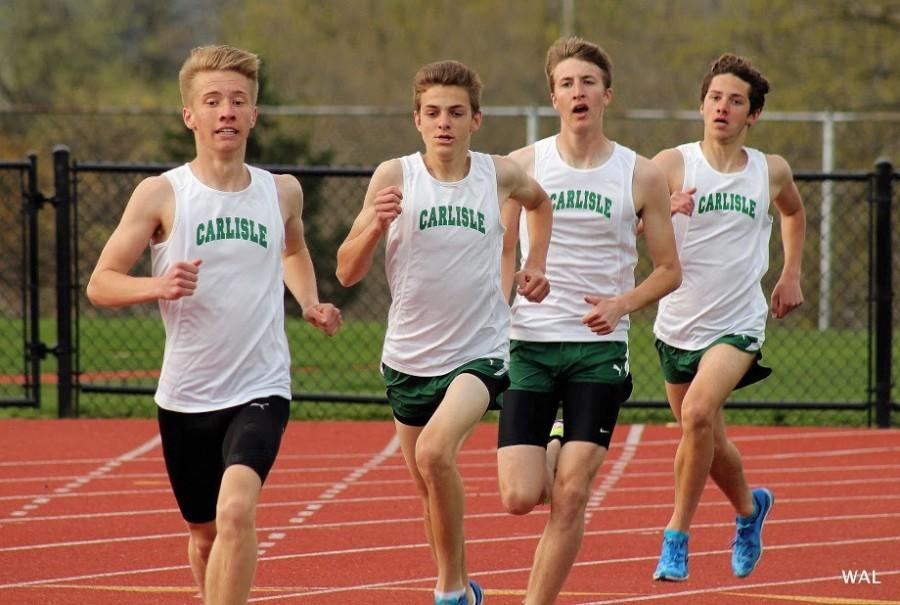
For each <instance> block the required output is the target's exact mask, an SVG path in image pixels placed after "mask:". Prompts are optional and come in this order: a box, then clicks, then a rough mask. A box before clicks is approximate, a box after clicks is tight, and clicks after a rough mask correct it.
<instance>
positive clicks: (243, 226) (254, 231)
mask: <svg viewBox="0 0 900 605" xmlns="http://www.w3.org/2000/svg"><path fill="white" fill-rule="evenodd" d="M268 232H269V230H268V228H267V227H266V226H265V225H263V224H262V223H257V222H256V221H254V220H253V219H249V218H244V217H242V216H226V217H221V218H216V219H210V220H208V221H206V222H205V223H199V224H198V225H197V245H198V246H202V245H204V244H208V243H210V242H215V241H220V240H228V239H240V240H245V241H248V242H253V243H254V244H258V245H260V246H262V247H263V248H268V247H269V242H268V241H267V240H266V236H267V235H268Z"/></svg>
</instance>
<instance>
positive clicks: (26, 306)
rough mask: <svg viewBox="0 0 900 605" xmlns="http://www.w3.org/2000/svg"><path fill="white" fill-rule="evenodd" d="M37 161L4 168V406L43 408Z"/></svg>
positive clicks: (0, 219) (0, 273) (0, 217)
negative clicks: (41, 404)
mask: <svg viewBox="0 0 900 605" xmlns="http://www.w3.org/2000/svg"><path fill="white" fill-rule="evenodd" d="M43 201H44V200H43V197H42V196H41V195H40V193H38V186H37V156H35V155H31V156H29V158H28V159H27V160H23V161H18V162H15V161H14V162H0V224H2V225H4V227H5V228H4V229H3V236H2V238H0V313H2V316H0V321H2V343H3V346H2V348H0V368H2V369H0V406H4V407H39V406H40V401H41V360H42V359H43V358H44V357H45V356H46V354H47V349H46V347H45V346H44V345H43V343H41V339H40V322H39V318H40V296H39V293H40V279H39V278H40V266H41V263H40V262H39V260H40V259H39V258H38V255H39V250H40V247H39V246H38V242H39V231H40V229H39V225H38V210H39V209H40V207H41V205H42V204H43Z"/></svg>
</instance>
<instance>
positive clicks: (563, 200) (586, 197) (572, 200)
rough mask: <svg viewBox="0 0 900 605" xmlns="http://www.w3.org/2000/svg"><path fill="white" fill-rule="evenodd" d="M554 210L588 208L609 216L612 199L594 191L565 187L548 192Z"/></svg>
mask: <svg viewBox="0 0 900 605" xmlns="http://www.w3.org/2000/svg"><path fill="white" fill-rule="evenodd" d="M550 201H551V202H552V203H553V209H554V210H589V211H591V212H596V213H597V214H602V215H603V216H605V217H606V218H609V217H610V215H611V213H612V203H613V201H612V200H611V199H609V198H608V197H604V196H603V195H602V194H600V193H597V192H596V191H588V190H587V189H567V190H563V191H557V192H555V193H551V194H550Z"/></svg>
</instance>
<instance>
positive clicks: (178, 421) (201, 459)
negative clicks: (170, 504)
mask: <svg viewBox="0 0 900 605" xmlns="http://www.w3.org/2000/svg"><path fill="white" fill-rule="evenodd" d="M157 415H158V420H159V432H160V437H161V438H162V449H163V459H164V460H165V464H166V472H167V473H168V475H169V482H170V484H171V485H172V492H173V493H174V494H175V500H176V501H177V502H178V508H179V510H180V511H181V515H182V517H184V519H185V521H187V522H188V523H194V524H203V523H208V522H210V521H212V520H214V519H215V518H216V500H217V499H218V496H219V486H220V485H221V481H222V473H223V472H224V470H225V465H224V460H223V458H222V443H223V442H224V439H225V434H226V432H227V430H228V426H229V424H230V422H231V418H232V416H233V415H234V410H233V409H227V410H219V411H214V412H202V413H199V414H186V413H181V412H173V411H170V410H164V409H162V408H159V410H158V414H157Z"/></svg>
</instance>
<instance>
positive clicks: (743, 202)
mask: <svg viewBox="0 0 900 605" xmlns="http://www.w3.org/2000/svg"><path fill="white" fill-rule="evenodd" d="M707 212H740V213H741V214H744V215H746V216H749V217H750V218H756V200H751V199H749V198H747V196H746V195H741V194H740V193H728V192H724V193H723V192H718V191H717V192H716V193H710V194H709V195H701V196H700V202H699V203H698V204H697V214H705V213H707Z"/></svg>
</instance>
